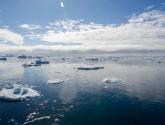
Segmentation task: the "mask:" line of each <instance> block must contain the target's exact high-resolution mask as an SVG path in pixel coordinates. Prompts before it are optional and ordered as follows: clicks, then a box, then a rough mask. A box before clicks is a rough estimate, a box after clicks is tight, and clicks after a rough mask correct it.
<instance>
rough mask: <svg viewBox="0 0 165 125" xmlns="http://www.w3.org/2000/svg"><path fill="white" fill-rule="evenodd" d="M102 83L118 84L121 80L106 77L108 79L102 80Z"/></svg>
mask: <svg viewBox="0 0 165 125" xmlns="http://www.w3.org/2000/svg"><path fill="white" fill-rule="evenodd" d="M102 82H104V83H119V82H122V80H121V79H118V78H114V77H108V78H105V79H103V80H102Z"/></svg>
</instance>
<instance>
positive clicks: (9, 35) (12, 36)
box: [0, 28, 24, 45]
mask: <svg viewBox="0 0 165 125" xmlns="http://www.w3.org/2000/svg"><path fill="white" fill-rule="evenodd" d="M23 40H24V38H23V36H22V35H20V34H18V33H15V32H12V31H10V30H9V29H4V28H0V43H8V42H10V43H12V44H16V45H22V44H23Z"/></svg>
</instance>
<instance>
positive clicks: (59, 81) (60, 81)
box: [47, 79, 64, 84]
mask: <svg viewBox="0 0 165 125" xmlns="http://www.w3.org/2000/svg"><path fill="white" fill-rule="evenodd" d="M63 82H64V80H61V79H51V80H48V81H47V83H48V84H60V83H63Z"/></svg>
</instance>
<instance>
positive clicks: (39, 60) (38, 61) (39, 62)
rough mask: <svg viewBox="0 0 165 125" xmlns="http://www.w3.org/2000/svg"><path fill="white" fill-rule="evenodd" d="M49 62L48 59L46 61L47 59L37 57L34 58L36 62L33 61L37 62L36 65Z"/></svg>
mask: <svg viewBox="0 0 165 125" xmlns="http://www.w3.org/2000/svg"><path fill="white" fill-rule="evenodd" d="M49 63H50V62H49V61H47V60H44V59H40V58H39V59H38V60H36V62H35V64H37V65H41V64H49Z"/></svg>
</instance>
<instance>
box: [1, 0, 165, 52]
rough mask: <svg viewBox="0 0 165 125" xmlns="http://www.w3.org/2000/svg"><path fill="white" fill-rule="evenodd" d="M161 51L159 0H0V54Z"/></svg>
mask: <svg viewBox="0 0 165 125" xmlns="http://www.w3.org/2000/svg"><path fill="white" fill-rule="evenodd" d="M37 49H40V50H65V51H70V50H80V51H87V50H102V51H120V50H165V1H164V0H124V1H123V0H1V1H0V51H1V52H2V51H8V52H10V51H11V52H12V51H16V50H27V51H32V50H37Z"/></svg>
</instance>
